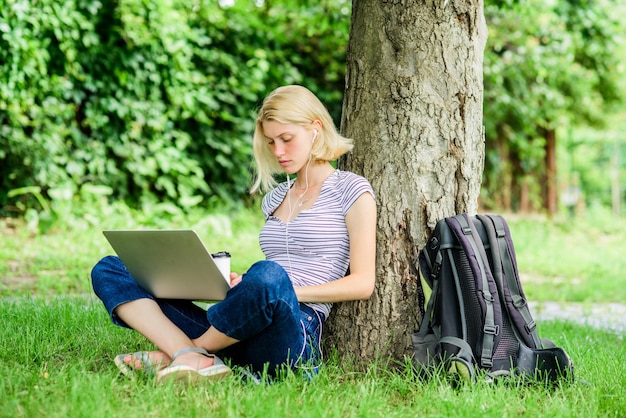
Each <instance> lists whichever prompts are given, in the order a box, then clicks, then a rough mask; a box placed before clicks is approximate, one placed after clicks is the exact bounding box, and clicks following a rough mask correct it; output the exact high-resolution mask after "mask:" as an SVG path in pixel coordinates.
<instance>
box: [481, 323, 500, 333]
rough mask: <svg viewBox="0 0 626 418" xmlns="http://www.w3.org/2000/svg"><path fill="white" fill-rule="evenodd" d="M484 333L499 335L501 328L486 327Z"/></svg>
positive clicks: (496, 326)
mask: <svg viewBox="0 0 626 418" xmlns="http://www.w3.org/2000/svg"><path fill="white" fill-rule="evenodd" d="M483 332H484V333H485V334H490V335H498V334H499V333H500V326H499V325H485V327H484V328H483Z"/></svg>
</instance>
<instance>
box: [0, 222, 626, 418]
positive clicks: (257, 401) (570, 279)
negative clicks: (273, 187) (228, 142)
mask: <svg viewBox="0 0 626 418" xmlns="http://www.w3.org/2000/svg"><path fill="white" fill-rule="evenodd" d="M507 219H508V220H509V224H510V227H511V230H512V233H513V239H514V242H515V244H516V250H517V257H518V264H519V266H520V271H521V274H522V280H523V283H524V290H525V291H526V294H527V296H529V299H531V300H537V301H551V300H559V301H582V302H586V303H594V302H598V303H604V302H618V303H625V302H626V294H625V293H624V292H625V290H624V289H625V288H626V286H624V285H625V284H626V283H625V281H626V280H625V277H624V273H623V271H624V261H623V260H622V256H621V255H622V254H624V252H626V242H625V241H624V239H623V236H624V233H625V232H626V228H625V226H624V224H623V223H611V222H610V220H609V218H607V217H600V218H594V220H593V222H592V221H590V220H589V218H580V219H577V220H575V221H571V222H570V221H565V220H557V221H553V222H548V221H546V220H545V219H528V218H517V217H514V216H507ZM598 219H600V220H603V222H600V221H599V220H598ZM67 221H68V222H66V223H65V225H66V226H61V227H59V226H57V227H56V228H53V229H51V230H50V231H49V232H48V233H47V234H44V235H42V234H39V233H37V228H36V225H35V226H33V225H30V226H29V225H28V224H26V223H21V222H15V221H12V222H10V221H8V220H5V221H0V233H2V236H3V238H4V239H3V241H2V245H1V246H0V279H1V281H2V287H1V288H0V318H2V319H1V320H0V333H1V334H0V335H2V337H1V338H0V374H1V375H2V379H0V417H16V416H17V417H31V416H43V415H45V416H51V417H61V416H63V417H65V416H72V417H83V416H84V417H100V416H102V417H105V416H106V417H117V416H120V417H122V416H156V417H169V416H200V415H203V416H204V415H208V416H216V417H233V416H237V417H239V416H246V417H247V416H251V417H255V416H263V417H265V416H289V417H299V416H306V417H310V416H313V417H339V416H341V417H378V416H389V417H405V416H407V417H409V416H416V415H420V416H437V417H440V416H445V417H456V416H458V417H466V416H467V417H470V416H471V417H473V416H486V417H491V416H493V417H503V416H521V415H524V416H539V415H546V416H555V417H560V416H563V417H565V416H567V417H590V416H624V415H626V398H624V396H623V388H624V387H626V371H625V369H624V367H623V358H624V357H625V355H626V347H625V345H624V341H623V336H622V335H616V334H612V333H610V332H604V331H602V330H598V329H593V328H590V327H586V326H582V325H576V324H573V323H568V322H541V323H540V324H539V326H540V332H541V335H543V336H549V337H550V338H551V339H553V340H554V341H557V342H558V343H559V345H561V346H563V347H565V348H566V350H567V351H568V352H569V354H570V355H571V356H572V358H573V359H574V362H575V366H576V377H577V379H578V383H576V384H566V385H562V386H560V387H556V388H545V387H543V386H536V385H518V384H515V383H514V382H510V383H508V384H496V385H491V384H486V383H484V382H478V383H476V384H472V385H467V386H461V387H459V388H453V387H452V386H450V385H449V384H448V382H446V381H442V380H431V381H427V382H426V381H421V380H419V379H417V378H416V377H415V376H414V375H413V372H412V370H411V368H410V367H407V366H406V365H400V366H401V367H395V366H394V367H389V365H388V364H385V363H384V362H383V361H382V360H379V361H376V362H373V363H372V364H371V365H370V366H369V368H368V369H367V370H365V371H363V370H358V371H357V369H356V368H355V367H352V366H351V365H349V364H345V363H342V362H340V361H339V360H338V359H336V358H330V359H327V361H326V365H325V367H323V368H322V369H321V371H320V373H319V375H318V376H317V377H316V378H315V379H313V380H312V381H307V380H306V379H304V378H303V377H302V376H298V375H296V374H290V375H288V376H287V377H286V378H285V379H283V380H281V381H279V382H277V383H274V384H271V385H267V384H262V385H256V384H253V383H250V382H246V381H245V380H244V379H242V378H241V376H240V375H238V374H237V373H236V374H234V375H233V376H231V377H229V378H228V379H227V380H226V381H223V382H219V383H217V384H211V383H208V384H205V385H199V386H195V387H190V388H187V389H182V388H180V387H171V386H169V387H168V386H165V387H163V386H158V385H156V384H155V382H154V379H151V378H149V377H148V376H139V378H138V379H135V380H130V379H128V378H126V377H124V376H121V375H120V374H119V373H118V371H117V369H116V368H115V366H114V365H113V363H112V359H113V357H114V356H115V355H117V354H119V353H122V352H133V351H137V350H143V349H152V347H151V346H150V344H149V343H147V342H146V341H145V339H143V338H142V337H140V336H138V335H137V334H136V333H134V332H132V331H129V330H125V329H120V328H118V327H115V326H113V325H111V323H110V320H109V319H108V318H107V316H106V313H105V311H104V309H103V308H102V307H101V305H100V303H99V302H97V301H96V300H95V298H94V297H93V296H91V286H90V283H89V270H90V269H91V267H92V266H93V264H94V262H95V261H96V260H97V259H98V258H100V257H102V256H103V255H106V254H109V253H111V250H110V247H109V246H108V243H107V242H106V240H105V239H104V237H103V236H102V234H101V232H100V230H101V229H103V228H165V227H168V228H193V229H196V231H198V233H199V234H200V235H201V237H202V238H203V240H204V241H205V242H206V243H208V245H209V246H210V247H211V249H213V247H217V248H214V249H215V251H219V250H228V251H229V252H231V254H232V255H233V259H232V264H233V270H235V271H244V270H245V268H246V267H247V266H248V265H249V264H251V263H252V262H254V261H256V260H257V259H259V258H260V257H261V254H260V250H259V249H258V245H257V234H258V231H259V229H260V227H261V225H262V221H263V220H262V219H261V218H260V217H259V216H258V212H256V211H254V212H252V211H237V212H232V213H230V212H227V211H225V210H222V211H217V212H215V213H212V214H208V215H207V214H204V213H195V214H192V215H190V216H186V217H182V216H179V215H176V214H174V215H168V214H163V213H155V214H151V215H150V216H144V217H140V216H136V215H135V214H133V215H132V216H131V215H129V214H128V213H126V212H124V210H121V211H117V212H115V213H110V214H109V215H108V216H107V217H106V219H100V220H96V221H86V220H85V219H73V218H72V217H69V218H68V219H67ZM213 242H215V243H219V245H215V246H213V245H211V243H213ZM396 366H397V365H396ZM582 381H586V382H589V384H583V383H582Z"/></svg>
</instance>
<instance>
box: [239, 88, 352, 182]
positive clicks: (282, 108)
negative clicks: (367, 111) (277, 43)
mask: <svg viewBox="0 0 626 418" xmlns="http://www.w3.org/2000/svg"><path fill="white" fill-rule="evenodd" d="M269 121H274V122H278V123H285V124H287V123H288V124H295V125H300V126H303V127H305V128H307V129H308V128H309V127H311V125H312V124H313V122H314V121H319V122H320V123H321V126H322V127H321V130H322V132H320V133H319V135H318V139H317V140H316V141H315V142H314V144H313V149H312V150H311V156H312V159H313V161H333V160H336V159H337V158H339V157H340V156H341V155H343V154H345V153H346V152H348V151H350V150H351V149H352V147H353V143H352V142H353V141H352V139H349V138H345V137H343V136H342V135H340V134H339V132H338V131H337V128H336V127H335V124H334V122H333V120H332V118H331V116H330V114H329V113H328V110H327V109H326V107H325V106H324V104H322V102H321V101H320V100H319V99H318V98H317V97H316V96H315V95H314V94H313V93H312V92H311V91H310V90H309V89H307V88H306V87H302V86H296V85H292V86H282V87H279V88H277V89H276V90H274V91H273V92H271V93H270V94H269V95H268V96H267V97H266V98H265V100H264V101H263V105H262V106H261V109H260V110H259V115H258V117H257V120H256V127H255V129H254V138H253V143H252V145H253V151H254V160H255V162H256V179H255V181H254V184H253V185H252V187H251V188H250V193H256V192H257V191H267V190H270V189H271V188H273V187H275V186H276V184H277V183H276V180H275V179H274V175H275V174H277V173H283V172H284V171H283V169H282V167H281V166H280V164H278V160H277V159H276V156H275V155H274V154H273V153H272V151H271V149H270V147H269V145H268V143H267V140H266V139H265V136H264V133H263V122H269Z"/></svg>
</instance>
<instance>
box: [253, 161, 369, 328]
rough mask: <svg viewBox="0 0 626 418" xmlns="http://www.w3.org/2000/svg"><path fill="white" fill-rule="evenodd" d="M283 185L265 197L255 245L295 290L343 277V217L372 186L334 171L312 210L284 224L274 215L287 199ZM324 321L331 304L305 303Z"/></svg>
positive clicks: (346, 247)
mask: <svg viewBox="0 0 626 418" xmlns="http://www.w3.org/2000/svg"><path fill="white" fill-rule="evenodd" d="M288 190H289V185H288V183H287V182H284V183H281V184H279V185H278V186H277V187H276V188H275V189H273V190H271V191H270V192H269V193H267V194H266V195H265V196H264V197H263V202H262V204H261V209H262V210H263V213H264V214H265V220H266V222H265V225H264V226H263V229H262V230H261V234H260V237H259V242H260V244H261V250H262V251H263V254H265V258H266V259H267V260H272V261H275V262H277V263H278V264H280V265H281V266H282V267H283V268H284V269H285V271H287V273H288V274H289V277H290V278H291V282H292V283H293V285H294V286H296V287H297V286H310V285H317V284H322V283H327V282H330V281H333V280H336V279H339V278H341V277H343V276H344V275H345V274H346V271H347V270H348V266H349V264H350V240H349V237H348V229H347V227H346V214H347V213H348V211H349V210H350V208H351V207H352V205H353V204H354V202H355V201H356V200H357V199H358V198H359V196H361V195H362V194H363V193H371V194H372V196H374V191H373V190H372V186H371V185H370V183H369V182H368V181H367V180H366V179H365V178H364V177H361V176H359V175H357V174H354V173H351V172H349V171H341V170H335V171H334V172H333V173H332V174H331V175H330V176H329V177H328V178H327V179H326V180H325V181H324V183H323V184H322V189H321V191H320V195H319V197H318V198H317V199H316V200H315V202H314V204H313V207H312V208H311V209H307V210H303V211H301V212H300V213H298V216H297V217H296V218H295V219H293V220H292V221H291V222H289V223H288V224H285V223H284V222H283V221H281V220H280V219H278V218H277V217H275V216H273V215H272V214H273V213H274V211H275V210H276V208H278V206H279V205H280V204H281V202H282V201H283V200H284V199H285V196H286V194H287V192H288ZM307 305H308V306H310V307H311V308H313V309H315V310H317V311H318V312H320V313H322V314H323V315H324V317H328V314H329V313H330V308H331V306H332V305H331V304H330V303H307Z"/></svg>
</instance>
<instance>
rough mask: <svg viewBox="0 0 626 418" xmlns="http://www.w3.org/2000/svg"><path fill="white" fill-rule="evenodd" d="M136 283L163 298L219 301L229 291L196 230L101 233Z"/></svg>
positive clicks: (226, 275)
mask: <svg viewBox="0 0 626 418" xmlns="http://www.w3.org/2000/svg"><path fill="white" fill-rule="evenodd" d="M102 233H103V234H104V236H105V237H106V239H107V240H108V241H109V243H110V244H111V246H112V247H113V249H114V250H115V252H116V253H117V255H118V256H119V258H120V259H121V260H122V262H123V263H124V265H125V266H126V268H127V269H128V271H129V272H130V274H131V275H132V276H133V278H134V279H135V281H136V282H137V283H138V284H139V285H140V286H141V287H143V288H144V289H146V290H147V291H148V292H149V293H150V294H151V295H153V296H155V297H157V298H163V299H188V300H197V301H219V300H222V299H224V298H225V297H226V292H227V291H228V289H230V285H229V282H228V281H229V279H228V273H227V272H221V271H220V269H219V267H218V266H217V264H216V263H215V261H214V260H213V257H212V256H211V253H210V252H209V251H208V250H207V249H206V247H205V246H204V244H203V243H202V241H201V240H200V237H198V235H197V234H196V232H195V231H193V230H134V231H123V230H117V231H114V230H109V231H102Z"/></svg>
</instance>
